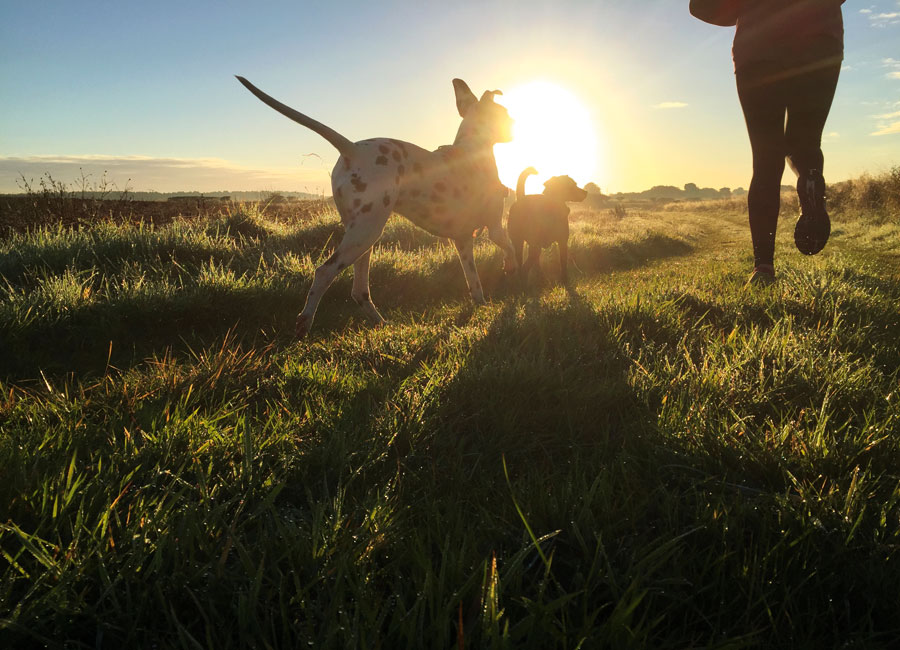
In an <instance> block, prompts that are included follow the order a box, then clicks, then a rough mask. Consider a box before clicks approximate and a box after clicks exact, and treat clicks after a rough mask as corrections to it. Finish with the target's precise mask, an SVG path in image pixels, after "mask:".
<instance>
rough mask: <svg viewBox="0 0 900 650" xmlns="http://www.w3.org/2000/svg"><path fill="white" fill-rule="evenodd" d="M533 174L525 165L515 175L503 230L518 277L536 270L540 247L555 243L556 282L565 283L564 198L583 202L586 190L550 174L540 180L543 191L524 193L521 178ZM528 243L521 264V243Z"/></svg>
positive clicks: (566, 232)
mask: <svg viewBox="0 0 900 650" xmlns="http://www.w3.org/2000/svg"><path fill="white" fill-rule="evenodd" d="M531 174H537V171H536V170H535V169H534V167H529V168H528V169H526V170H525V171H523V172H522V173H521V174H519V182H518V184H517V185H516V202H515V203H514V204H513V205H512V207H511V208H510V209H509V221H508V222H507V225H506V229H507V232H508V233H509V239H510V241H511V242H512V245H513V250H515V252H516V261H517V262H518V263H519V268H520V269H521V273H522V278H523V279H527V278H528V272H529V271H530V270H531V268H532V267H534V266H537V267H538V270H540V257H541V249H542V248H547V247H548V246H549V245H550V244H552V243H553V242H556V243H557V244H558V245H559V271H560V281H561V282H562V283H563V284H568V282H569V279H568V273H567V270H566V268H567V267H566V262H567V258H568V255H569V206H567V205H566V201H584V199H585V198H586V197H587V192H586V191H585V190H583V189H581V188H580V187H578V185H576V184H575V181H573V180H572V179H571V178H569V177H568V176H554V177H553V178H551V179H550V180H548V181H547V182H546V183H544V193H543V194H529V195H527V196H526V194H525V179H526V178H528V176H529V175H531ZM525 242H528V261H527V262H525V264H524V265H523V264H522V254H523V251H522V249H523V247H524V246H523V244H524V243H525Z"/></svg>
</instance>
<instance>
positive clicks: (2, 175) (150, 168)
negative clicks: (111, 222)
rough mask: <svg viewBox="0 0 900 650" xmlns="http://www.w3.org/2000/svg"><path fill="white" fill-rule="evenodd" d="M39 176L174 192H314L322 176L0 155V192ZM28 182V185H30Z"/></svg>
mask: <svg viewBox="0 0 900 650" xmlns="http://www.w3.org/2000/svg"><path fill="white" fill-rule="evenodd" d="M44 174H50V176H52V177H53V178H54V179H55V180H57V181H60V182H63V183H66V184H67V185H69V186H70V187H73V186H74V187H79V188H80V186H81V180H80V179H81V177H82V174H83V175H84V176H85V177H87V178H88V184H89V185H94V184H95V183H96V182H98V181H99V180H100V179H101V178H103V177H104V175H105V177H106V178H107V179H108V180H109V182H110V184H111V185H114V186H115V188H117V189H125V188H126V187H127V188H128V189H131V190H135V191H144V190H156V191H158V192H180V191H188V190H196V191H200V192H212V191H219V190H231V191H237V190H251V191H252V190H271V189H278V190H289V191H293V190H296V191H306V192H311V193H317V194H318V193H320V192H321V190H322V188H323V187H327V186H328V185H329V184H330V183H329V182H328V176H327V174H326V173H325V171H324V170H323V169H321V168H318V166H317V168H316V169H312V168H311V169H303V168H302V167H299V165H298V168H297V169H253V168H250V167H245V166H241V165H236V164H234V163H231V162H228V161H226V160H221V159H218V158H152V157H149V156H103V155H82V156H22V157H15V156H0V192H18V191H21V189H22V188H21V187H20V186H19V184H20V182H21V178H22V177H23V176H24V177H25V179H26V180H28V181H29V182H31V181H32V179H38V178H40V177H41V176H43V175H44ZM32 185H33V183H32Z"/></svg>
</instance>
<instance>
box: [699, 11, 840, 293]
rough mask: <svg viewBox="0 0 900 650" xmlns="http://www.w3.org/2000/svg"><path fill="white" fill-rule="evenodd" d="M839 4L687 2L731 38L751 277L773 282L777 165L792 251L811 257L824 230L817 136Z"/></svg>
mask: <svg viewBox="0 0 900 650" xmlns="http://www.w3.org/2000/svg"><path fill="white" fill-rule="evenodd" d="M843 2H844V0H690V10H691V13H692V14H693V15H694V16H696V17H698V18H700V19H701V20H704V21H705V22H709V23H712V24H715V25H722V26H729V25H737V29H736V31H735V35H734V47H733V49H732V54H733V56H734V68H735V77H736V80H737V92H738V98H739V99H740V102H741V108H742V109H743V112H744V119H745V121H746V123H747V132H748V134H749V136H750V148H751V150H752V153H753V179H752V180H751V182H750V192H749V195H748V196H747V205H748V212H749V216H750V236H751V238H752V240H753V256H754V270H753V274H752V275H751V276H750V280H751V281H752V282H754V283H756V282H759V283H764V284H768V283H771V282H772V281H774V279H775V265H774V257H775V230H776V227H777V224H778V212H779V208H780V202H781V178H782V176H783V174H784V162H785V159H787V162H788V164H789V165H790V166H791V169H792V170H793V171H794V173H796V174H797V194H798V196H799V199H800V218H799V220H798V221H797V225H796V227H795V228H794V242H795V243H796V245H797V249H798V250H799V251H800V252H801V253H804V254H806V255H815V254H816V253H818V252H819V251H821V250H822V249H823V248H824V247H825V243H826V242H827V241H828V236H829V235H830V234H831V222H830V220H829V218H828V213H827V212H826V210H825V179H824V177H823V175H822V168H823V166H824V156H823V155H822V131H823V130H824V129H825V120H826V119H827V118H828V112H829V110H830V109H831V102H832V100H833V99H834V91H835V88H836V87H837V82H838V76H839V75H840V71H841V62H842V61H843V58H844V22H843V16H842V14H841V5H842V4H843Z"/></svg>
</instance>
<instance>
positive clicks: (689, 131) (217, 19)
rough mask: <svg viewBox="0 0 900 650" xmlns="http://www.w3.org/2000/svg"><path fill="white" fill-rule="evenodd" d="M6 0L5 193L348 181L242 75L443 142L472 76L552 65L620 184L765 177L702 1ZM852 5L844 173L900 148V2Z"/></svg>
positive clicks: (836, 173)
mask: <svg viewBox="0 0 900 650" xmlns="http://www.w3.org/2000/svg"><path fill="white" fill-rule="evenodd" d="M0 2H2V4H0V7H2V8H0V82H2V87H3V89H4V90H3V93H2V96H0V192H4V191H17V186H16V178H17V176H18V174H19V173H22V174H24V175H25V176H26V177H27V178H35V179H36V178H38V177H39V176H40V174H41V173H42V172H43V171H50V172H51V173H52V174H53V175H54V177H55V178H60V179H62V180H66V181H71V180H72V179H73V178H75V177H76V176H77V175H78V169H79V168H81V169H82V170H84V171H85V172H86V173H88V174H91V175H92V176H91V177H92V178H97V177H99V175H100V174H101V173H102V171H103V170H108V172H109V178H110V180H112V181H113V182H115V183H116V184H118V185H119V186H124V185H125V184H126V182H127V183H128V186H129V187H131V188H132V189H136V190H147V189H156V190H159V191H179V190H192V189H196V190H201V191H213V190H217V189H221V190H273V189H283V190H301V191H302V190H307V191H321V190H322V189H323V188H327V182H328V180H327V178H328V177H327V174H328V172H329V171H330V169H331V166H332V165H333V163H334V160H335V159H336V158H337V154H336V152H334V151H333V150H332V149H331V148H330V146H329V145H327V144H326V143H325V142H324V141H323V140H322V139H321V138H319V137H318V136H316V135H315V134H313V133H311V132H308V131H306V130H304V129H303V128H302V127H299V126H297V125H295V124H293V123H292V122H290V121H288V120H287V119H285V118H284V117H282V116H280V115H278V114H277V113H275V112H274V111H272V110H271V109H269V108H268V107H266V106H264V105H263V104H261V103H260V102H259V101H258V100H256V99H255V98H254V97H252V96H251V95H250V94H249V93H248V92H247V91H246V90H245V89H244V88H243V87H241V86H240V84H239V83H238V82H237V81H236V80H235V79H234V76H233V75H234V74H241V75H243V76H246V77H247V78H249V79H250V80H251V81H253V82H254V83H256V84H257V85H258V86H260V87H261V88H263V89H264V90H266V91H267V92H269V93H270V94H272V95H274V96H275V97H277V98H279V99H281V100H282V101H284V102H285V103H287V104H289V105H291V106H293V107H294V108H296V109H298V110H300V111H302V112H304V113H307V114H309V115H311V116H313V117H315V118H316V119H319V120H321V121H323V122H325V123H327V124H329V125H330V126H332V127H333V128H335V129H337V130H338V131H340V132H341V133H343V134H344V135H346V136H347V137H349V138H350V139H352V140H357V139H363V138H367V137H375V136H391V137H396V138H400V139H404V140H408V141H411V142H415V143H417V144H420V145H422V146H426V147H437V146H439V145H441V144H445V143H448V142H450V141H452V139H453V137H454V135H455V132H456V128H457V126H458V123H459V117H458V116H457V114H456V111H455V107H454V100H453V92H452V87H451V84H450V80H451V79H452V78H453V77H461V78H463V79H465V80H466V81H467V82H468V83H469V85H470V86H471V87H472V89H473V90H474V91H475V92H476V93H477V94H480V93H481V91H483V90H486V89H495V88H499V89H504V88H506V89H510V88H515V87H516V86H521V85H523V84H525V83H527V82H529V81H532V80H534V79H545V80H550V81H552V82H554V83H556V84H558V85H559V86H562V87H564V88H566V89H568V90H570V91H571V92H573V93H574V94H575V95H577V97H578V98H579V99H580V100H581V101H582V103H583V104H584V105H585V106H586V107H587V109H588V110H589V112H590V114H591V117H592V120H593V122H594V125H595V127H596V132H597V134H598V138H599V142H598V144H597V145H596V146H597V147H598V149H599V152H598V158H599V159H600V160H601V161H602V162H601V164H600V165H599V168H598V170H597V176H598V177H597V178H595V179H593V180H594V182H596V183H597V184H598V185H600V186H601V188H603V189H604V190H609V191H628V190H639V189H645V188H647V187H650V186H651V185H655V184H673V185H683V184H684V183H687V182H695V183H697V184H699V185H701V186H713V187H722V186H729V187H738V186H744V187H746V185H747V183H748V180H749V165H750V154H749V146H748V144H747V138H746V132H745V130H744V124H743V118H742V116H741V112H740V108H739V105H738V102H737V96H736V92H735V89H734V79H733V72H732V63H731V55H730V50H731V39H732V37H733V29H726V28H715V27H712V26H709V25H705V24H703V23H700V22H699V21H697V20H695V19H693V18H691V16H690V15H689V14H688V12H687V4H688V3H687V0H684V1H683V2H679V1H676V0H641V1H640V2H638V1H637V0H607V1H605V2H604V1H593V2H587V1H584V2H582V1H555V2H550V1H549V0H548V1H546V2H531V1H530V0H517V1H516V2H512V1H493V0H484V1H480V2H470V1H467V0H459V1H457V2H455V3H447V2H431V1H429V0H425V1H420V2H407V1H402V2H401V1H387V2H382V1H376V0H372V1H370V2H355V1H354V2H339V1H336V2H283V1H261V2H254V3H245V2H217V3H207V2H190V1H189V0H183V1H181V2H167V1H163V2H156V3H152V4H151V3H133V2H122V1H119V2H96V1H86V2H82V3H72V2H40V3H38V2H33V3H25V2H11V1H10V0H0ZM844 19H845V31H846V39H845V41H846V56H845V69H844V71H843V72H842V78H841V82H840V84H839V88H838V92H837V96H836V98H835V103H834V107H833V110H832V115H831V118H830V119H829V123H828V125H827V127H826V138H825V144H824V149H825V152H826V158H827V163H826V176H827V177H828V178H829V179H830V180H841V179H844V178H849V177H853V176H857V175H859V174H861V173H863V172H870V173H879V172H881V171H884V170H886V169H889V168H890V167H892V166H894V165H897V164H900V1H898V0H876V1H875V2H854V1H853V0H850V2H847V3H846V4H845V5H844ZM498 101H500V102H501V103H502V98H500V99H499V100H498ZM308 154H314V155H308ZM129 178H130V179H131V180H130V182H129V181H128V179H129ZM786 179H787V177H786ZM786 182H787V181H786ZM325 192H326V193H330V189H325Z"/></svg>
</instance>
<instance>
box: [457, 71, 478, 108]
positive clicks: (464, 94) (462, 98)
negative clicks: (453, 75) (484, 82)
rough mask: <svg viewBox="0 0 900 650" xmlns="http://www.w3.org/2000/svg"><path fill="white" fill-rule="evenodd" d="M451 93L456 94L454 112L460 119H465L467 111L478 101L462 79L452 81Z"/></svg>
mask: <svg viewBox="0 0 900 650" xmlns="http://www.w3.org/2000/svg"><path fill="white" fill-rule="evenodd" d="M453 91H454V92H455V93H456V110H458V111H459V116H460V117H465V116H466V113H467V112H468V111H469V109H470V108H472V106H474V105H475V104H476V103H478V99H477V98H476V97H475V93H473V92H472V91H471V90H470V89H469V86H468V85H466V82H465V81H463V80H462V79H454V80H453Z"/></svg>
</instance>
